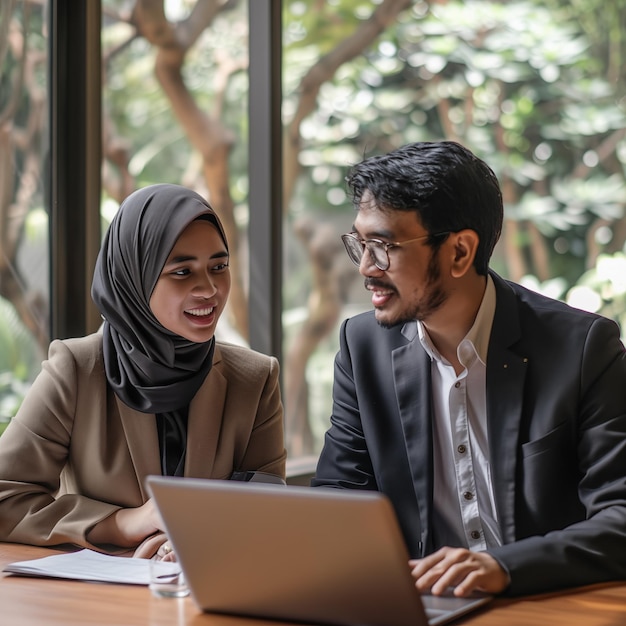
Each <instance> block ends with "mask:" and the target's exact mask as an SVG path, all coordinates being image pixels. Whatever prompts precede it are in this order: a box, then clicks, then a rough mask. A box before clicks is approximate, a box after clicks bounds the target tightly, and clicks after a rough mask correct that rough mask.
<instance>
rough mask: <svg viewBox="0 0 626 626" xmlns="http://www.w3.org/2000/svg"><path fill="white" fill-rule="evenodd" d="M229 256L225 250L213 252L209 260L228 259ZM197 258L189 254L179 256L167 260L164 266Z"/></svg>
mask: <svg viewBox="0 0 626 626" xmlns="http://www.w3.org/2000/svg"><path fill="white" fill-rule="evenodd" d="M228 256H229V254H228V252H226V250H220V251H219V252H215V253H214V254H212V255H211V256H210V257H209V258H210V259H221V258H222V257H228ZM197 259H198V257H196V256H193V255H191V254H181V255H179V256H175V257H172V258H171V259H168V260H167V262H166V265H172V264H174V263H185V261H196V260H197Z"/></svg>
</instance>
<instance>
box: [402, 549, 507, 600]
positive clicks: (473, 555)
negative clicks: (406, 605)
mask: <svg viewBox="0 0 626 626" xmlns="http://www.w3.org/2000/svg"><path fill="white" fill-rule="evenodd" d="M409 566H410V567H411V574H412V575H413V578H415V586H416V587H417V588H418V590H419V591H420V592H430V593H432V594H433V595H441V594H443V593H444V592H445V591H446V590H447V589H448V588H449V587H453V588H454V595H455V596H459V597H463V596H469V595H470V594H471V593H472V592H473V591H483V592H485V593H492V594H496V593H500V592H502V591H504V590H505V589H506V588H507V587H508V585H509V582H510V581H509V576H508V574H507V573H506V572H505V571H504V570H503V569H502V567H501V566H500V564H499V563H498V562H497V561H496V560H495V559H494V558H493V557H492V556H491V555H489V554H488V553H487V552H471V551H470V550H467V549H465V548H448V547H445V548H441V549H440V550H437V552H435V553H433V554H430V555H428V556H426V557H424V558H423V559H415V560H411V561H409Z"/></svg>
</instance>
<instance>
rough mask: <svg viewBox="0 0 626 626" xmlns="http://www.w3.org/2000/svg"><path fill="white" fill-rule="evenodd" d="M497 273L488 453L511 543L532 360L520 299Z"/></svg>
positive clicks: (500, 517) (506, 537)
mask: <svg viewBox="0 0 626 626" xmlns="http://www.w3.org/2000/svg"><path fill="white" fill-rule="evenodd" d="M492 277H493V280H494V283H495V285H496V312H495V316H494V320H493V326H492V329H491V337H490V340H489V352H488V356H487V423H488V428H489V454H490V465H491V474H492V480H493V485H494V490H495V500H496V507H497V513H498V521H499V524H500V528H501V531H502V540H503V542H504V543H510V542H512V541H514V540H515V486H516V480H515V474H516V466H517V449H518V446H517V444H518V438H519V430H520V420H521V416H522V406H523V402H524V395H523V391H524V383H525V378H526V371H527V362H528V359H527V358H526V355H525V354H523V353H521V352H520V350H519V345H517V344H519V340H520V338H521V328H520V319H519V309H518V303H517V297H516V295H515V293H514V292H513V291H512V289H511V288H510V287H509V286H508V285H507V284H506V283H505V282H504V281H503V280H502V279H501V278H499V277H498V276H496V275H494V274H492ZM513 346H516V349H515V351H514V350H513Z"/></svg>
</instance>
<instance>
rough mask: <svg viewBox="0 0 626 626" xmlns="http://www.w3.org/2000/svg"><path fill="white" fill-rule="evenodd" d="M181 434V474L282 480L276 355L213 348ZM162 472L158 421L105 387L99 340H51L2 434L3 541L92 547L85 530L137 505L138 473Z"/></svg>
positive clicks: (140, 492) (141, 484)
mask: <svg viewBox="0 0 626 626" xmlns="http://www.w3.org/2000/svg"><path fill="white" fill-rule="evenodd" d="M188 429H189V430H188V446H187V456H186V463H185V476H193V477H198V478H218V479H227V478H229V477H230V475H231V474H232V472H233V471H235V470H242V471H243V470H258V471H263V472H268V473H272V474H276V475H278V476H281V477H282V478H284V474H285V458H286V453H285V448H284V439H283V409H282V403H281V397H280V388H279V381H278V362H277V360H276V359H275V358H273V357H268V356H265V355H262V354H259V353H257V352H254V351H252V350H249V349H247V348H243V347H239V346H234V345H230V344H224V343H218V344H217V345H216V347H215V353H214V358H213V368H212V369H211V371H210V373H209V375H208V376H207V378H206V380H205V382H204V383H203V385H202V387H200V389H199V391H198V393H197V394H196V396H195V397H194V398H193V400H192V402H191V404H190V406H189V424H188ZM160 473H161V466H160V459H159V441H158V435H157V429H156V420H155V416H154V415H152V414H145V413H140V412H138V411H135V410H133V409H131V408H129V407H128V406H126V405H125V404H124V403H123V402H122V401H121V400H120V399H119V398H118V397H117V396H116V395H115V394H114V393H113V392H112V391H111V389H110V388H109V386H108V384H107V381H106V377H105V373H104V363H103V358H102V337H101V334H99V333H95V334H93V335H89V336H87V337H84V338H80V339H68V340H64V341H53V342H52V343H51V345H50V350H49V354H48V360H47V361H44V363H43V366H42V371H41V373H40V374H39V376H38V377H37V379H36V380H35V382H34V383H33V386H32V388H31V390H30V391H29V393H28V395H27V397H26V398H25V400H24V402H23V404H22V406H21V408H20V410H19V411H18V413H17V415H16V416H15V417H14V418H13V419H12V421H11V423H10V424H9V426H8V427H7V429H6V431H5V432H4V434H3V435H2V436H1V437H0V541H10V542H18V543H28V544H34V545H55V544H62V543H71V544H76V545H80V546H85V547H89V548H94V547H95V546H92V545H91V544H90V543H89V542H88V541H87V540H86V534H87V532H88V531H89V530H90V529H91V528H92V527H93V526H94V525H95V524H96V523H98V522H99V521H101V520H102V519H104V518H106V517H108V516H109V515H111V514H112V513H113V512H115V511H116V510H117V509H118V508H129V507H137V506H140V505H141V504H143V503H144V502H145V501H146V500H147V499H148V498H149V494H148V493H147V491H146V485H145V478H146V476H148V475H149V474H160Z"/></svg>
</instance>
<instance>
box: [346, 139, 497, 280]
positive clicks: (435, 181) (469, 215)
mask: <svg viewBox="0 0 626 626" xmlns="http://www.w3.org/2000/svg"><path fill="white" fill-rule="evenodd" d="M346 182H347V184H348V188H349V191H350V193H351V196H352V201H353V202H354V204H355V206H356V207H357V208H358V207H359V205H360V202H361V199H362V197H363V194H364V193H365V192H366V191H367V192H369V194H371V196H372V200H373V208H377V209H379V210H382V211H386V210H387V211H388V210H393V211H415V213H416V214H417V217H418V218H419V220H420V222H421V223H422V225H423V226H424V228H426V230H427V231H428V232H429V233H430V234H431V235H435V234H437V233H442V232H458V231H460V230H464V229H466V228H467V229H470V230H473V231H475V232H476V233H477V234H478V237H479V244H478V249H477V251H476V258H475V259H474V267H475V268H476V271H477V272H478V273H479V274H482V275H485V274H487V272H488V267H489V259H490V258H491V254H492V252H493V249H494V247H495V245H496V243H497V241H498V239H499V237H500V233H501V232H502V220H503V213H504V211H503V205H502V192H501V190H500V185H499V184H498V179H497V178H496V175H495V174H494V172H493V170H492V169H491V168H490V167H489V166H488V165H487V164H486V163H485V162H484V161H482V160H481V159H479V158H478V157H477V156H476V155H475V154H473V153H472V152H471V151H470V150H468V149H467V148H465V147H463V146H462V145H460V144H458V143H456V142H454V141H441V142H417V143H412V144H408V145H406V146H403V147H401V148H398V149H397V150H394V151H392V152H389V153H388V154H384V155H381V156H373V157H369V158H367V159H365V160H364V161H362V162H361V163H358V164H357V165H355V166H354V167H353V168H352V169H351V171H350V172H349V174H348V176H347V178H346ZM444 240H445V239H441V238H436V237H433V238H432V239H431V241H430V243H431V245H433V246H436V245H441V244H442V243H443V241H444Z"/></svg>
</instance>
